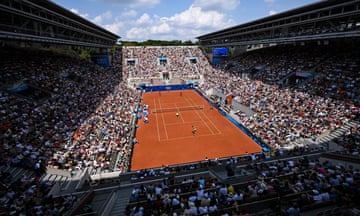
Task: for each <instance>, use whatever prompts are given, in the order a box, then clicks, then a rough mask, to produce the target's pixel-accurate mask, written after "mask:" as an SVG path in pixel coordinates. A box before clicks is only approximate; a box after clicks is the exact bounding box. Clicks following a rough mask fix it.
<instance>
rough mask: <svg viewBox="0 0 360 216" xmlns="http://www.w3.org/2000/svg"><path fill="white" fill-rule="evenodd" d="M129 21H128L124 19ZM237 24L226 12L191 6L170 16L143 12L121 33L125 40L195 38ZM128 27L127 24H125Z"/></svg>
mask: <svg viewBox="0 0 360 216" xmlns="http://www.w3.org/2000/svg"><path fill="white" fill-rule="evenodd" d="M123 21H124V22H126V23H128V22H127V21H125V20H123ZM232 25H235V22H234V21H233V20H231V19H229V18H228V17H227V16H226V14H223V13H219V12H217V11H203V10H202V9H201V8H200V7H194V6H191V7H190V8H188V9H187V10H185V11H183V12H181V13H178V14H175V15H173V16H170V17H160V16H157V15H152V16H150V15H149V14H146V13H145V14H143V15H142V16H141V17H140V18H139V19H137V20H135V21H132V22H131V25H130V26H131V28H130V29H128V30H125V31H124V32H122V33H120V32H114V33H117V34H119V35H120V36H121V37H122V39H124V40H138V41H143V40H149V39H158V40H193V39H194V38H195V37H196V36H200V35H201V34H205V33H208V32H212V31H216V30H219V29H223V28H226V27H229V26H232ZM124 28H126V26H124Z"/></svg>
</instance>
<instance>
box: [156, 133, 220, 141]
mask: <svg viewBox="0 0 360 216" xmlns="http://www.w3.org/2000/svg"><path fill="white" fill-rule="evenodd" d="M207 136H214V134H202V135H199V134H196V136H194V135H191V136H183V137H176V138H170V139H166V140H165V139H164V140H160V142H166V141H174V140H183V139H191V138H195V137H207Z"/></svg>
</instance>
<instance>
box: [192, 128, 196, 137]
mask: <svg viewBox="0 0 360 216" xmlns="http://www.w3.org/2000/svg"><path fill="white" fill-rule="evenodd" d="M196 132H197V129H196V127H195V126H194V125H193V126H192V134H193V135H194V136H196Z"/></svg>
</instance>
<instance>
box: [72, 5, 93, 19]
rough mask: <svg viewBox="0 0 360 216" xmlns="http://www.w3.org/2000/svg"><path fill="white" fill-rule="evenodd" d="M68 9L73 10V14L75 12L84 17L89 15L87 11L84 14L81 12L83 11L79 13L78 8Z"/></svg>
mask: <svg viewBox="0 0 360 216" xmlns="http://www.w3.org/2000/svg"><path fill="white" fill-rule="evenodd" d="M70 11H71V12H73V13H74V14H76V15H79V16H81V17H82V18H85V19H87V18H88V17H89V14H87V13H84V14H83V13H80V11H79V10H78V9H76V8H71V9H70Z"/></svg>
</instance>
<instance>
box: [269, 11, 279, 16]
mask: <svg viewBox="0 0 360 216" xmlns="http://www.w3.org/2000/svg"><path fill="white" fill-rule="evenodd" d="M277 13H278V12H277V11H275V10H270V11H269V15H270V16H271V15H274V14H277Z"/></svg>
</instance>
